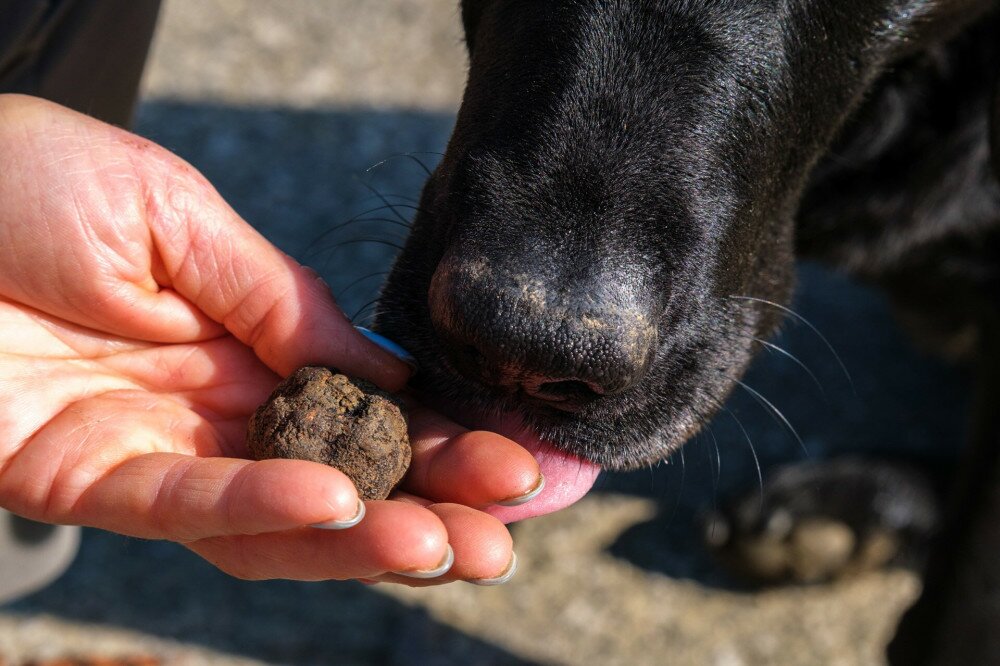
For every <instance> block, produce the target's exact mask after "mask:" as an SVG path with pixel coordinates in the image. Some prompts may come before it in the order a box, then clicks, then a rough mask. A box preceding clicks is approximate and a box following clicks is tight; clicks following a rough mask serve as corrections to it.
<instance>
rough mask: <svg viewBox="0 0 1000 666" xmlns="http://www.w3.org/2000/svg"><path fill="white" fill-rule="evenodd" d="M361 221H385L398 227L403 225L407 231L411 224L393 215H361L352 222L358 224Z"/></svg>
mask: <svg viewBox="0 0 1000 666" xmlns="http://www.w3.org/2000/svg"><path fill="white" fill-rule="evenodd" d="M359 222H385V223H386V224H391V225H393V226H396V227H401V228H403V229H406V230H407V231H409V230H410V224H409V223H408V222H400V221H399V220H397V219H395V218H393V217H359V218H358V219H356V220H354V221H353V222H352V223H353V224H357V223H359Z"/></svg>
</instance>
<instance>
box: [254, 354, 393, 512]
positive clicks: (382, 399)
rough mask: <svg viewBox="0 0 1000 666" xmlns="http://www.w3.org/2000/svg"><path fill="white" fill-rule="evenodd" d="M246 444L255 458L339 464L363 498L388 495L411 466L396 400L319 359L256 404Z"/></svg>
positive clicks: (335, 465)
mask: <svg viewBox="0 0 1000 666" xmlns="http://www.w3.org/2000/svg"><path fill="white" fill-rule="evenodd" d="M247 446H248V448H249V450H250V455H251V456H252V457H253V458H254V459H256V460H264V459H268V458H294V459H297V460H312V461H315V462H320V463H324V464H326V465H330V466H332V467H336V468H337V469H339V470H340V471H342V472H343V473H344V474H346V475H347V476H349V477H350V478H351V480H352V481H354V485H355V486H356V487H357V489H358V495H359V496H360V497H361V498H362V499H365V500H371V499H385V498H386V497H388V495H389V493H390V492H391V491H392V489H393V488H394V487H395V486H396V484H398V483H399V482H400V480H401V479H402V478H403V475H405V474H406V470H407V469H408V468H409V466H410V440H409V437H408V436H407V431H406V419H405V417H404V416H403V411H402V405H401V403H400V401H399V399H398V398H396V397H395V396H393V395H391V394H390V393H386V392H385V391H382V390H381V389H379V388H378V387H376V386H375V385H374V384H371V383H370V382H366V381H364V380H362V379H355V378H352V377H347V376H346V375H343V374H340V373H338V372H337V371H336V370H334V369H332V368H325V367H319V366H307V367H304V368H300V369H298V370H296V371H295V372H294V373H292V375H290V376H289V377H288V378H287V379H286V380H285V381H283V382H282V383H281V384H279V385H278V387H277V388H276V389H275V390H274V392H273V393H272V394H271V396H270V397H269V398H268V400H267V402H265V403H264V404H263V405H261V406H260V407H258V408H257V410H256V411H255V412H254V414H253V416H252V417H251V419H250V426H249V428H248V430H247Z"/></svg>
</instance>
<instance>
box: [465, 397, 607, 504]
mask: <svg viewBox="0 0 1000 666" xmlns="http://www.w3.org/2000/svg"><path fill="white" fill-rule="evenodd" d="M475 427H476V429H478V430H491V431H493V432H496V433H499V434H501V435H503V436H505V437H507V438H509V439H512V440H514V441H515V442H517V443H518V444H520V445H521V446H523V447H524V448H525V449H527V450H528V451H529V452H530V453H531V455H533V456H534V457H535V460H537V461H538V466H539V468H540V469H541V472H542V475H543V476H544V477H545V487H544V488H543V489H542V492H541V493H539V494H538V496H537V497H534V498H533V499H531V500H530V501H528V502H525V503H524V504H520V505H518V506H499V505H496V506H491V507H489V508H487V509H486V510H485V511H486V513H488V514H490V515H492V516H495V517H497V518H499V519H500V520H502V521H503V522H505V523H512V522H514V521H517V520H524V519H526V518H533V517H535V516H542V515H545V514H547V513H552V512H554V511H558V510H559V509H564V508H566V507H568V506H569V505H571V504H573V503H574V502H576V501H577V500H579V499H580V498H581V497H583V496H584V495H586V494H587V491H589V490H590V489H591V488H592V487H593V485H594V482H595V481H596V480H597V475H598V474H600V472H601V468H600V467H599V466H598V465H595V464H594V463H592V462H588V461H586V460H583V459H582V458H578V457H576V456H574V455H571V454H569V453H565V452H563V451H560V450H558V449H556V448H555V447H553V446H552V445H551V444H549V443H548V442H546V441H545V440H543V439H541V438H540V437H538V436H537V435H535V434H534V433H533V432H531V431H530V430H529V429H527V428H525V427H524V426H523V425H522V424H521V422H520V420H518V419H517V418H515V417H512V416H509V415H503V416H500V417H492V418H490V417H487V418H484V419H482V420H478V419H477V421H476V423H475Z"/></svg>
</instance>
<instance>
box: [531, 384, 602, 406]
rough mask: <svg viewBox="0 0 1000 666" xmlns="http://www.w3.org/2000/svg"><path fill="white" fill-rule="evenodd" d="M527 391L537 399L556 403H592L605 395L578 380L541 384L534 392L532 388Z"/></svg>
mask: <svg viewBox="0 0 1000 666" xmlns="http://www.w3.org/2000/svg"><path fill="white" fill-rule="evenodd" d="M525 390H526V391H527V393H529V394H531V395H534V396H535V397H538V398H542V399H543V400H552V401H556V402H563V401H573V402H590V401H591V400H594V399H595V398H598V397H600V396H601V395H602V394H603V391H600V390H599V389H597V388H596V387H594V386H592V385H590V384H588V383H587V382H582V381H579V380H577V379H564V380H562V381H558V382H545V383H543V384H539V385H538V387H537V388H535V389H534V390H531V389H530V388H526V389H525Z"/></svg>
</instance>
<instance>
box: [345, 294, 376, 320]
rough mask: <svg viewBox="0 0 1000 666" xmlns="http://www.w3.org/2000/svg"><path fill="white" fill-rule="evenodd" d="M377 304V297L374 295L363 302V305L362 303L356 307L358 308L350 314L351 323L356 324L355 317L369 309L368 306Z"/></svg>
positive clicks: (371, 306)
mask: <svg viewBox="0 0 1000 666" xmlns="http://www.w3.org/2000/svg"><path fill="white" fill-rule="evenodd" d="M377 304H378V297H375V298H373V299H372V300H370V301H368V302H367V303H365V304H364V305H362V306H361V307H360V308H358V310H357V311H356V312H355V313H354V314H353V315H351V323H352V324H357V323H358V322H357V319H358V317H359V316H361V313H362V312H364V311H365V310H367V309H369V308H373V307H374V306H376V305H377Z"/></svg>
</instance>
